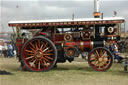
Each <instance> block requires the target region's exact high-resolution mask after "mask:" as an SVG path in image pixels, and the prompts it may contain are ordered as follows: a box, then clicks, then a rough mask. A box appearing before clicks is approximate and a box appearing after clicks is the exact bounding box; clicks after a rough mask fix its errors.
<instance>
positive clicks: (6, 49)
mask: <svg viewBox="0 0 128 85" xmlns="http://www.w3.org/2000/svg"><path fill="white" fill-rule="evenodd" d="M3 54H4V57H5V58H7V57H8V47H7V44H4V49H3Z"/></svg>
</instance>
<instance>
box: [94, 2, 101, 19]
mask: <svg viewBox="0 0 128 85" xmlns="http://www.w3.org/2000/svg"><path fill="white" fill-rule="evenodd" d="M100 15H101V14H100V11H99V0H94V13H93V16H94V18H99V17H100Z"/></svg>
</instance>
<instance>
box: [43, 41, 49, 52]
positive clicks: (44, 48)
mask: <svg viewBox="0 0 128 85" xmlns="http://www.w3.org/2000/svg"><path fill="white" fill-rule="evenodd" d="M47 45H48V43H47V42H46V44H45V45H44V47H43V48H42V50H43V49H45V48H46V46H47Z"/></svg>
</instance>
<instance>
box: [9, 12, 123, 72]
mask: <svg viewBox="0 0 128 85" xmlns="http://www.w3.org/2000/svg"><path fill="white" fill-rule="evenodd" d="M124 22H125V20H124V18H122V17H110V18H104V17H102V18H101V17H100V13H99V12H98V11H95V13H94V18H90V19H86V18H85V19H60V20H58V19H57V20H33V21H10V22H9V23H8V25H9V26H10V27H12V28H15V29H16V31H15V32H14V33H15V34H16V46H17V48H18V53H17V57H18V58H19V61H20V62H21V64H22V67H23V68H26V69H27V70H29V71H37V72H40V71H48V70H50V69H52V68H53V67H54V66H55V65H56V64H57V63H64V62H66V60H67V61H69V62H72V61H73V60H74V58H75V57H78V56H79V55H80V54H83V53H84V52H88V53H89V55H88V63H89V65H90V67H91V68H93V69H94V70H96V71H106V70H108V69H109V68H110V67H111V65H112V61H113V55H112V53H111V52H110V51H109V49H107V48H105V45H106V44H108V45H110V44H111V43H117V42H118V40H120V34H121V29H122V28H121V26H122V24H124ZM30 29H33V30H37V29H39V30H38V31H35V33H33V36H30V37H32V38H30V37H29V36H28V37H26V35H27V34H26V33H23V32H22V30H30Z"/></svg>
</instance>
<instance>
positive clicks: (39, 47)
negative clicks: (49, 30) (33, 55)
mask: <svg viewBox="0 0 128 85" xmlns="http://www.w3.org/2000/svg"><path fill="white" fill-rule="evenodd" d="M38 45H39V48H40V40H38Z"/></svg>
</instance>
